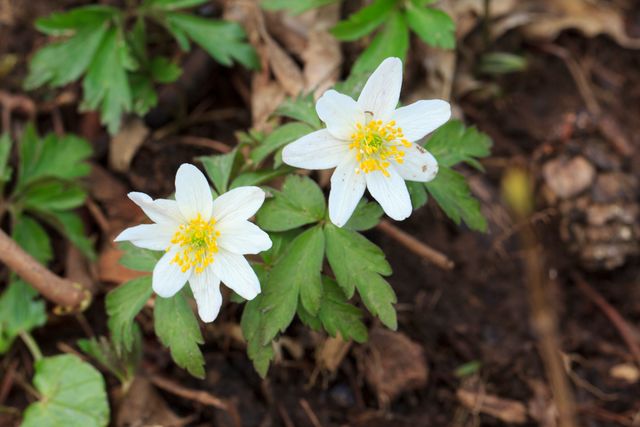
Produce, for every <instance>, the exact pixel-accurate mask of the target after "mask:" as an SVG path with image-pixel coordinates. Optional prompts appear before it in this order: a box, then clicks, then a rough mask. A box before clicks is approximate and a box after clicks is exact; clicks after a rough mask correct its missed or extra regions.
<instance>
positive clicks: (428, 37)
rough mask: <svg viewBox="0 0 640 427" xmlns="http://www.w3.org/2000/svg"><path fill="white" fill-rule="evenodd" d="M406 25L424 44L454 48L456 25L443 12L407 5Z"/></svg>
mask: <svg viewBox="0 0 640 427" xmlns="http://www.w3.org/2000/svg"><path fill="white" fill-rule="evenodd" d="M407 23H408V24H409V27H410V28H411V30H413V31H414V32H415V33H416V34H417V35H418V37H420V39H422V41H424V42H425V43H426V44H428V45H431V46H434V47H440V48H443V49H453V48H454V47H455V46H456V36H455V30H456V25H455V23H454V22H453V19H451V17H450V16H449V15H447V14H446V13H445V12H443V11H441V10H438V9H432V8H429V7H419V6H415V4H414V3H407Z"/></svg>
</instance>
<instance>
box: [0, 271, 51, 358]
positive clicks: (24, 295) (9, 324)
mask: <svg viewBox="0 0 640 427" xmlns="http://www.w3.org/2000/svg"><path fill="white" fill-rule="evenodd" d="M37 295H38V293H37V292H36V291H35V290H34V289H33V288H32V287H30V286H29V285H27V284H26V283H25V282H23V281H21V280H17V279H15V280H13V281H12V282H11V283H10V284H9V286H8V287H7V289H6V290H5V291H4V292H3V293H2V295H0V354H1V353H5V352H6V351H7V350H8V349H9V347H11V344H12V343H13V340H14V339H15V338H16V337H17V336H18V335H19V334H20V332H29V331H31V330H32V329H33V328H36V327H38V326H42V325H44V324H45V322H46V321H47V315H46V312H45V307H44V302H43V301H42V300H39V299H35V298H36V296H37Z"/></svg>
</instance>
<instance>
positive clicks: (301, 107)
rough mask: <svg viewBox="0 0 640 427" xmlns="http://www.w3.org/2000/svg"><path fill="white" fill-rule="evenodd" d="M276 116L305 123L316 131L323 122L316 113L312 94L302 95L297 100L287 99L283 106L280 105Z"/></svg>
mask: <svg viewBox="0 0 640 427" xmlns="http://www.w3.org/2000/svg"><path fill="white" fill-rule="evenodd" d="M275 114H276V115H278V116H281V117H288V118H290V119H294V120H298V121H300V122H304V123H306V124H308V125H309V126H311V127H312V128H313V129H314V130H318V129H320V128H321V127H322V122H320V118H319V117H318V113H316V103H315V101H314V99H313V94H312V93H308V94H306V95H300V96H298V97H297V98H287V99H285V100H284V101H283V102H282V104H280V106H279V107H278V109H277V110H276V112H275Z"/></svg>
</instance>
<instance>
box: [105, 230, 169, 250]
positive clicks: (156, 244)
mask: <svg viewBox="0 0 640 427" xmlns="http://www.w3.org/2000/svg"><path fill="white" fill-rule="evenodd" d="M175 231H176V228H175V227H169V226H166V225H161V224H142V225H136V226H135V227H130V228H127V229H126V230H124V231H123V232H122V233H120V234H119V235H118V237H116V238H115V239H114V241H115V242H126V241H129V242H131V243H133V244H134V245H136V246H137V247H139V248H144V249H151V250H154V251H164V250H165V249H167V248H168V247H169V246H170V245H171V238H172V237H173V235H174V233H175Z"/></svg>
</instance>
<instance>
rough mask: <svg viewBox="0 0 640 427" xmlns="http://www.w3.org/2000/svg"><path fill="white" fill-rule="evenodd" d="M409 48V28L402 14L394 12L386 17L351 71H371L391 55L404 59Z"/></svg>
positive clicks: (356, 72)
mask: <svg viewBox="0 0 640 427" xmlns="http://www.w3.org/2000/svg"><path fill="white" fill-rule="evenodd" d="M407 49H409V28H408V27H407V23H406V22H405V18H404V15H403V14H401V13H400V12H395V13H393V14H391V16H390V17H389V18H388V19H387V22H386V23H385V25H384V28H383V29H382V30H380V31H379V32H378V34H377V35H376V36H375V37H374V38H373V40H372V41H371V43H370V44H369V47H367V48H366V49H365V51H364V52H362V54H361V55H360V56H359V57H358V59H357V60H356V62H355V63H354V64H353V69H352V71H351V72H352V73H355V74H358V73H364V72H367V71H373V70H374V69H375V68H376V67H378V65H380V63H381V62H382V61H383V60H385V59H386V58H389V57H391V56H395V57H398V58H400V59H402V60H403V61H404V58H405V56H406V54H407Z"/></svg>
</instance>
